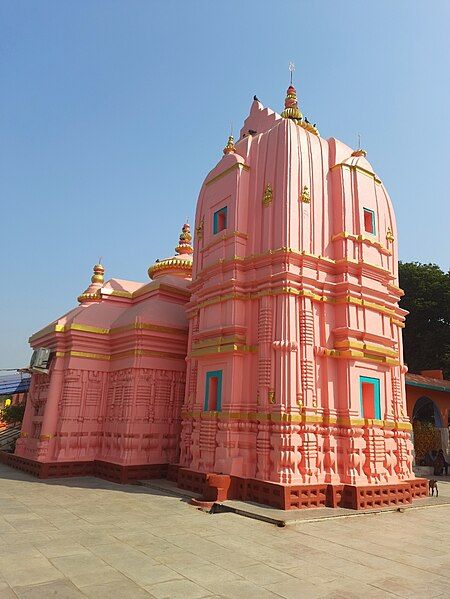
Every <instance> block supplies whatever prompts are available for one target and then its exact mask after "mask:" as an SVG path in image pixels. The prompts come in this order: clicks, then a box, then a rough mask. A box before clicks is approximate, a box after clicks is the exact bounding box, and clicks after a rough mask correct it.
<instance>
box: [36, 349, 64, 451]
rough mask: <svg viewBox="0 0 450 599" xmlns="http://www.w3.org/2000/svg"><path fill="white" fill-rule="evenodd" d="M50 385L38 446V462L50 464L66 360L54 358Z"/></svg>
mask: <svg viewBox="0 0 450 599" xmlns="http://www.w3.org/2000/svg"><path fill="white" fill-rule="evenodd" d="M50 377H51V378H50V385H49V389H48V396H47V401H46V404H45V411H44V418H43V420H42V428H41V436H40V439H39V444H38V447H39V449H38V456H37V457H38V460H39V459H40V460H41V461H43V462H49V461H51V459H52V458H53V448H54V446H55V433H56V427H57V424H58V415H59V410H58V403H59V400H60V398H61V392H62V386H63V380H64V359H63V358H60V357H55V358H54V363H53V367H52V370H51V373H50Z"/></svg>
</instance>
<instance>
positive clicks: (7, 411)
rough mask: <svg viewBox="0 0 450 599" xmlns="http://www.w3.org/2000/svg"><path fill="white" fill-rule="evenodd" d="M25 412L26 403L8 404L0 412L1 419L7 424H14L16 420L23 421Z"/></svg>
mask: <svg viewBox="0 0 450 599" xmlns="http://www.w3.org/2000/svg"><path fill="white" fill-rule="evenodd" d="M24 413H25V405H21V406H13V405H11V406H7V407H6V408H3V410H1V412H0V419H1V420H2V421H3V422H6V423H7V424H13V423H15V422H22V420H23V415H24Z"/></svg>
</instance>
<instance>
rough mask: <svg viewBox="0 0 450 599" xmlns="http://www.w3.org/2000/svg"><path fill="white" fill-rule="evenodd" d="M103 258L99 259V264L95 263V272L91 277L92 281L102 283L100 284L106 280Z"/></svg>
mask: <svg viewBox="0 0 450 599" xmlns="http://www.w3.org/2000/svg"><path fill="white" fill-rule="evenodd" d="M101 260H102V259H101V258H100V259H99V261H98V264H95V266H94V274H93V275H92V277H91V282H92V283H100V285H103V283H104V282H105V278H104V276H103V275H104V274H105V269H104V267H103V266H102V263H101Z"/></svg>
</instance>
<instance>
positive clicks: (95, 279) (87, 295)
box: [78, 258, 105, 304]
mask: <svg viewBox="0 0 450 599" xmlns="http://www.w3.org/2000/svg"><path fill="white" fill-rule="evenodd" d="M93 271H94V274H93V275H92V277H91V284H90V285H89V287H88V288H87V289H86V290H85V291H83V293H82V294H81V295H79V296H78V301H79V302H80V304H82V303H83V302H95V301H99V300H100V299H101V297H100V295H99V294H98V293H97V292H98V291H99V289H100V288H101V287H102V286H103V283H104V282H105V277H104V274H105V268H104V266H103V265H102V264H101V258H100V259H99V261H98V264H95V265H94V268H93Z"/></svg>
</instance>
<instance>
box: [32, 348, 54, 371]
mask: <svg viewBox="0 0 450 599" xmlns="http://www.w3.org/2000/svg"><path fill="white" fill-rule="evenodd" d="M50 355H51V351H50V350H49V349H47V348H45V347H38V348H37V349H35V350H34V352H33V355H32V356H31V361H30V370H31V371H32V372H40V373H44V374H48V369H49V366H50Z"/></svg>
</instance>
